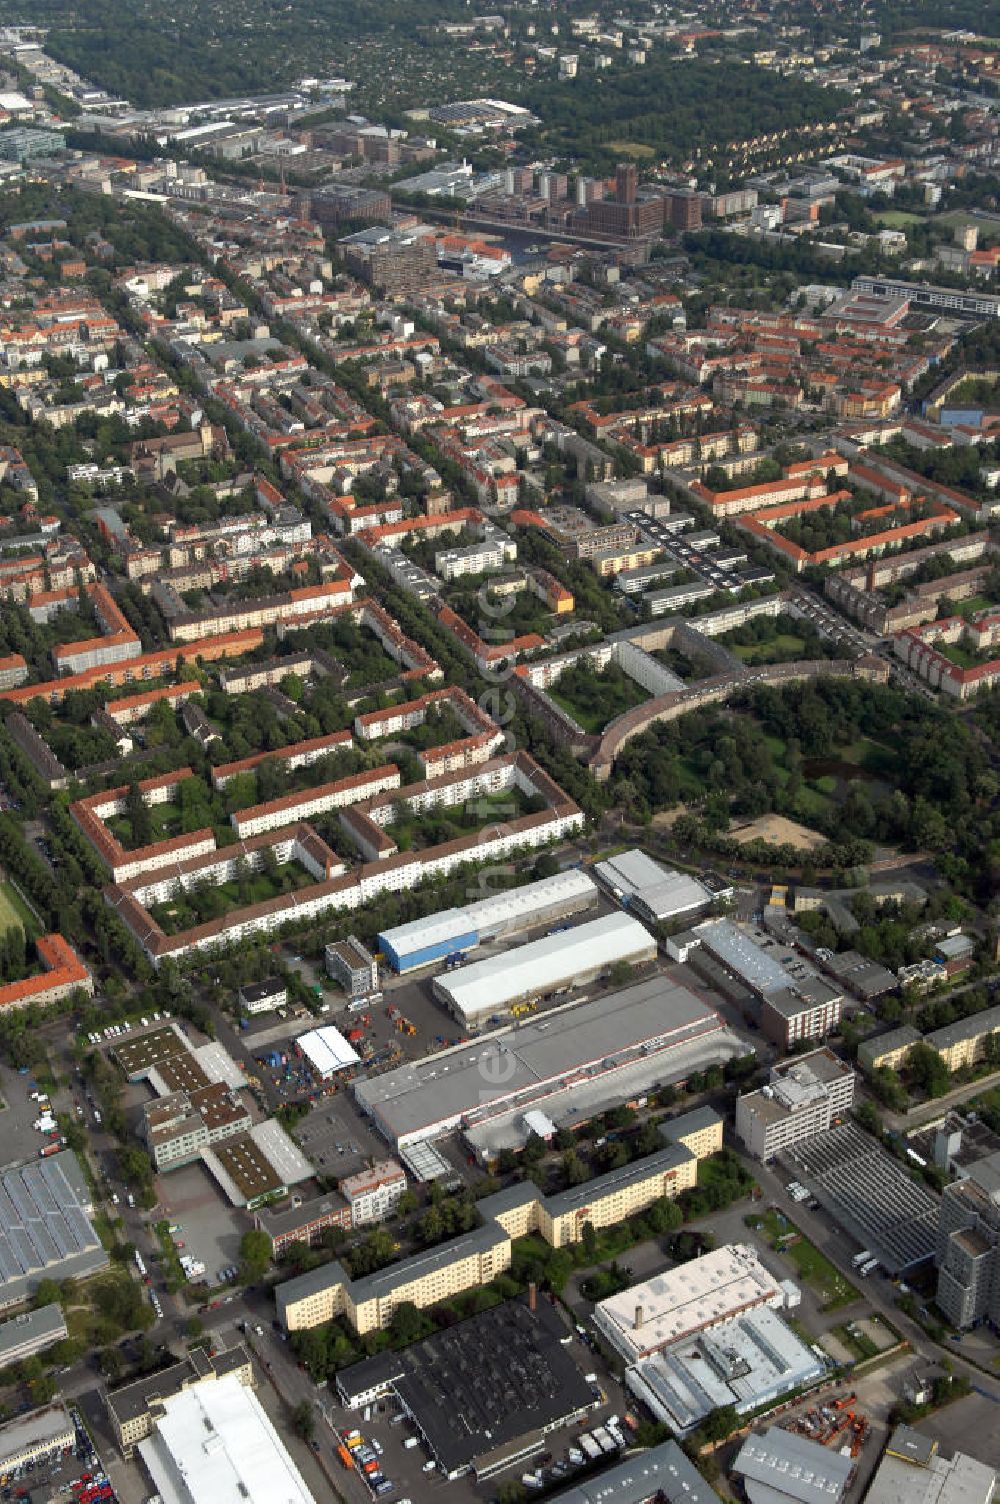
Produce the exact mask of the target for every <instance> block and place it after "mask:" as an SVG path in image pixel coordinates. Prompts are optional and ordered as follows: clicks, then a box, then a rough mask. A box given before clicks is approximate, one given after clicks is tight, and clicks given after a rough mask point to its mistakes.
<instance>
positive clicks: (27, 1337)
mask: <svg viewBox="0 0 1000 1504" xmlns="http://www.w3.org/2000/svg"><path fill="white" fill-rule="evenodd" d="M65 1335H66V1322H65V1321H64V1319H63V1313H62V1307H61V1306H60V1305H57V1304H56V1303H55V1302H53V1304H52V1305H50V1306H40V1307H39V1309H38V1310H36V1311H23V1312H22V1313H21V1315H20V1316H12V1317H11V1319H10V1320H9V1321H4V1322H2V1323H0V1363H2V1362H3V1360H4V1357H5V1355H6V1354H7V1353H11V1352H16V1351H17V1350H18V1349H19V1348H20V1347H23V1345H24V1343H25V1342H39V1343H41V1342H46V1341H51V1342H58V1341H59V1340H60V1339H61V1338H63V1337H65Z"/></svg>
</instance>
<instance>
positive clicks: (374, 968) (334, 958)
mask: <svg viewBox="0 0 1000 1504" xmlns="http://www.w3.org/2000/svg"><path fill="white" fill-rule="evenodd" d="M326 969H327V972H328V973H329V975H330V976H331V977H333V979H334V981H335V982H339V983H340V984H341V986H342V987H343V988H344V990H345V992H346V993H347V995H348V997H364V996H365V995H366V994H367V993H369V992H377V991H378V961H377V960H376V959H375V957H374V956H373V955H371V954H370V953H369V952H368V951H367V950H366V949H365V947H364V946H363V945H362V944H361V941H360V940H359V939H358V938H357V936H356V935H348V937H347V939H346V940H336V941H334V943H333V944H332V945H328V946H327V947H326Z"/></svg>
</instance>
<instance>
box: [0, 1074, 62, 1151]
mask: <svg viewBox="0 0 1000 1504" xmlns="http://www.w3.org/2000/svg"><path fill="white" fill-rule="evenodd" d="M37 1089H38V1086H37V1082H35V1081H34V1079H33V1078H32V1076H31V1075H30V1074H28V1075H24V1076H21V1075H19V1074H18V1073H17V1071H14V1070H11V1069H10V1068H9V1066H6V1065H4V1066H0V1097H2V1098H3V1103H4V1105H3V1108H2V1109H0V1133H2V1134H3V1162H4V1164H15V1163H16V1162H17V1161H18V1160H26V1159H35V1158H37V1156H38V1151H39V1149H40V1148H41V1147H42V1144H43V1143H44V1142H45V1138H44V1135H43V1134H41V1133H40V1132H39V1131H38V1129H37V1128H35V1127H34V1126H33V1125H34V1123H35V1121H36V1119H37V1118H38V1103H37V1102H33V1101H32V1100H31V1097H30V1095H29V1093H30V1092H31V1091H34V1090H37ZM52 1105H53V1109H55V1107H56V1106H57V1105H58V1106H60V1107H61V1106H62V1105H63V1104H62V1103H61V1102H59V1103H56V1102H53V1104H52Z"/></svg>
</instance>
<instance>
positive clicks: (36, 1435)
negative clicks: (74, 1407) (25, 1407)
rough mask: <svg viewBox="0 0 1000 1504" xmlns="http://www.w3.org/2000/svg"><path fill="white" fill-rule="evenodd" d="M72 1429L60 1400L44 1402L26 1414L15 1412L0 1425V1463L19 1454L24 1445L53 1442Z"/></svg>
mask: <svg viewBox="0 0 1000 1504" xmlns="http://www.w3.org/2000/svg"><path fill="white" fill-rule="evenodd" d="M73 1430H74V1426H73V1420H72V1417H71V1416H70V1413H69V1411H68V1410H67V1409H66V1406H65V1405H64V1404H63V1402H62V1400H54V1401H53V1402H52V1404H51V1405H43V1406H42V1408H41V1409H40V1410H31V1411H29V1412H28V1414H27V1415H18V1416H16V1417H15V1419H14V1420H9V1421H7V1423H6V1424H5V1425H2V1426H0V1465H2V1464H3V1463H4V1462H5V1461H6V1459H7V1458H8V1457H17V1456H19V1455H20V1454H21V1453H22V1452H23V1451H24V1449H25V1448H26V1447H32V1446H44V1445H45V1444H46V1443H47V1442H52V1443H54V1442H55V1441H57V1440H58V1439H59V1437H60V1436H65V1435H66V1432H67V1431H69V1432H70V1433H71V1434H72V1432H73Z"/></svg>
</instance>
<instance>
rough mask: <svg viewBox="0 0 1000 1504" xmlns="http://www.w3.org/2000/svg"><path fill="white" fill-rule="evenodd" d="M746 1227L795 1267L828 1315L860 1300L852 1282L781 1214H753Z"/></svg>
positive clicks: (769, 1212) (775, 1212)
mask: <svg viewBox="0 0 1000 1504" xmlns="http://www.w3.org/2000/svg"><path fill="white" fill-rule="evenodd" d="M746 1225H747V1226H748V1227H751V1228H754V1229H756V1230H757V1231H758V1232H760V1233H762V1234H763V1235H764V1237H765V1238H766V1239H767V1241H768V1242H769V1243H770V1245H771V1247H772V1248H773V1249H774V1250H775V1251H776V1252H777V1253H781V1254H783V1255H784V1257H785V1258H787V1259H788V1260H789V1261H790V1262H791V1263H792V1264H793V1265H794V1266H795V1271H796V1273H797V1274H798V1276H799V1278H800V1279H801V1280H803V1281H804V1282H805V1283H806V1284H807V1285H810V1286H811V1287H812V1289H813V1290H814V1291H815V1292H816V1294H817V1295H818V1296H819V1299H820V1300H821V1301H822V1303H823V1309H824V1310H825V1311H834V1310H836V1309H837V1307H838V1306H847V1305H850V1304H851V1302H852V1301H855V1300H857V1299H859V1292H858V1291H857V1290H856V1289H855V1287H854V1286H853V1285H852V1284H851V1282H850V1281H849V1280H847V1279H845V1278H844V1276H843V1275H842V1274H841V1273H840V1271H839V1269H836V1268H835V1267H834V1266H833V1264H831V1263H830V1260H829V1259H828V1258H827V1257H826V1255H825V1254H823V1253H820V1251H819V1249H818V1248H817V1247H816V1245H815V1243H810V1241H809V1239H808V1238H807V1237H804V1236H803V1234H802V1233H801V1232H799V1230H798V1228H797V1227H796V1226H795V1224H794V1223H793V1222H790V1221H789V1220H788V1218H787V1217H785V1216H784V1215H783V1214H782V1213H781V1212H778V1211H767V1212H763V1213H760V1214H758V1213H752V1214H751V1215H750V1216H748V1217H747V1218H746Z"/></svg>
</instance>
